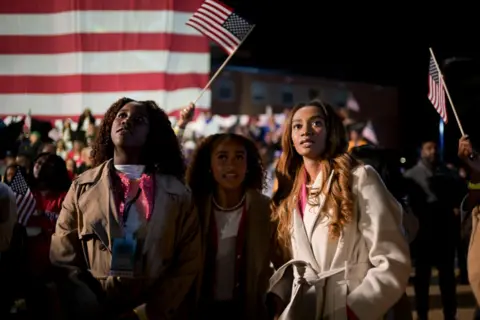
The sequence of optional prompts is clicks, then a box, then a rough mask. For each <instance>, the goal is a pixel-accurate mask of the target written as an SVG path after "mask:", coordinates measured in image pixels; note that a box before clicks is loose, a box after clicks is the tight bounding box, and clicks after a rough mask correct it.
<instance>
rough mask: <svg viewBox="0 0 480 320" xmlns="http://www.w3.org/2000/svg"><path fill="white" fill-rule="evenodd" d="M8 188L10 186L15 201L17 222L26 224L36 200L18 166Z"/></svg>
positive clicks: (33, 209) (33, 210) (34, 207)
mask: <svg viewBox="0 0 480 320" xmlns="http://www.w3.org/2000/svg"><path fill="white" fill-rule="evenodd" d="M10 188H12V191H13V193H14V194H15V198H16V202H17V210H18V222H19V223H20V224H21V225H23V226H26V225H27V223H28V220H29V219H30V217H31V216H32V214H33V213H34V212H35V209H36V206H37V202H36V201H35V197H34V196H33V193H32V192H31V191H30V188H29V187H28V184H27V182H26V181H25V178H24V177H23V175H22V172H21V170H20V168H17V172H16V173H15V176H13V179H12V182H11V184H10Z"/></svg>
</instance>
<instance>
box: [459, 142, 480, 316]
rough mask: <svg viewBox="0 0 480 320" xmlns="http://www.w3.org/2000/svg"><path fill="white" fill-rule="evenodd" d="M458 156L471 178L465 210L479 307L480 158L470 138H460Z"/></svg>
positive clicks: (471, 278) (470, 268) (479, 312)
mask: <svg viewBox="0 0 480 320" xmlns="http://www.w3.org/2000/svg"><path fill="white" fill-rule="evenodd" d="M458 156H459V158H460V159H461V160H462V161H463V162H464V163H465V165H466V166H467V167H468V169H469V176H470V181H469V183H468V194H467V197H466V198H465V200H464V208H463V210H464V211H470V212H471V219H472V221H471V236H470V246H469V249H468V279H469V281H470V286H471V288H472V291H473V294H474V296H475V298H476V301H477V306H478V305H480V237H479V232H480V223H479V221H480V157H479V156H478V154H477V153H476V152H475V151H474V150H473V147H472V143H471V141H470V138H469V137H468V136H464V137H462V138H460V141H459V144H458ZM474 319H480V310H479V309H478V308H477V311H476V314H475V318H474Z"/></svg>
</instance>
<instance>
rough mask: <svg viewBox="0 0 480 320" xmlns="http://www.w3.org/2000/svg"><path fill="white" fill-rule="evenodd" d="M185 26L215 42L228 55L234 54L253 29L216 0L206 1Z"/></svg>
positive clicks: (252, 25)
mask: <svg viewBox="0 0 480 320" xmlns="http://www.w3.org/2000/svg"><path fill="white" fill-rule="evenodd" d="M187 25H189V26H191V27H193V28H195V29H197V30H198V31H199V32H200V33H202V34H204V35H205V36H206V37H207V38H210V39H211V40H212V41H214V42H216V43H217V44H218V45H219V46H220V47H222V49H223V50H225V51H226V52H227V53H228V54H229V55H231V54H233V53H235V51H236V50H237V49H238V47H239V46H240V45H241V44H242V42H243V41H244V40H245V38H246V37H247V36H248V34H249V33H250V32H251V31H252V29H253V28H254V27H255V25H254V24H252V23H250V22H248V21H247V20H246V19H244V18H242V17H241V16H239V15H238V14H236V13H235V12H234V11H233V9H232V8H230V7H229V6H227V5H225V4H224V3H222V2H220V1H216V0H206V1H205V2H204V3H203V4H202V5H201V6H200V8H199V9H198V10H197V11H196V12H195V13H194V14H193V16H192V17H191V18H190V19H189V20H188V22H187Z"/></svg>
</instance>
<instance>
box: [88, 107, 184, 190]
mask: <svg viewBox="0 0 480 320" xmlns="http://www.w3.org/2000/svg"><path fill="white" fill-rule="evenodd" d="M130 102H137V103H140V104H142V105H144V106H145V107H146V109H147V115H148V119H149V124H150V128H149V132H148V136H147V141H146V143H145V146H144V148H143V150H142V157H141V159H142V161H143V162H144V164H145V166H146V167H145V169H146V171H147V172H158V173H162V174H168V175H172V176H174V177H176V178H177V179H179V180H180V181H184V179H185V170H186V168H185V159H184V157H183V153H182V150H181V148H180V144H179V142H178V139H177V136H176V135H175V132H174V131H173V128H172V124H171V123H170V120H169V119H168V115H167V114H166V113H165V111H163V110H162V109H161V108H160V107H159V106H158V105H157V104H156V103H155V101H152V100H146V101H136V100H133V99H130V98H121V99H119V100H118V101H116V102H115V103H114V104H112V106H111V107H110V108H109V109H108V110H107V112H106V113H105V117H104V118H103V121H102V124H101V125H100V128H99V130H98V135H97V137H96V139H95V142H94V143H93V145H92V153H91V157H92V160H93V166H98V165H100V164H102V163H103V162H105V161H107V160H109V159H111V158H113V149H114V146H113V142H112V137H111V131H112V124H113V121H114V119H115V117H116V116H117V113H118V112H119V111H120V109H122V108H123V107H124V106H125V105H126V104H127V103H130Z"/></svg>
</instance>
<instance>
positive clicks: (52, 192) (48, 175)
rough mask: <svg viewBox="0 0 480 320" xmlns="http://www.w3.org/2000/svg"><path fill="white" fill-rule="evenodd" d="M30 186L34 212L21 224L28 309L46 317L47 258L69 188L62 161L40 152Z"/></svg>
mask: <svg viewBox="0 0 480 320" xmlns="http://www.w3.org/2000/svg"><path fill="white" fill-rule="evenodd" d="M33 178H34V180H33V186H32V187H30V188H31V190H32V192H33V195H34V197H35V201H36V208H35V209H36V211H35V212H34V214H33V215H32V216H30V217H29V218H28V220H27V221H24V224H25V225H26V231H27V235H28V238H27V243H26V245H27V266H28V277H29V279H30V288H29V289H28V295H27V299H26V300H27V307H28V310H29V313H30V314H31V315H32V316H33V315H37V314H39V315H46V314H49V311H48V307H49V305H50V304H49V303H48V302H46V301H45V299H46V298H48V294H47V293H46V290H47V289H46V287H45V286H46V284H47V283H48V282H49V281H50V280H49V279H50V278H51V263H50V258H49V252H50V243H51V237H52V234H53V233H54V231H55V223H56V221H57V218H58V215H59V214H60V211H61V208H62V203H63V200H64V199H65V196H66V194H67V191H68V189H69V188H70V183H71V180H70V177H69V176H68V173H67V169H66V166H65V161H64V160H63V159H62V158H61V157H59V156H57V155H55V154H52V153H41V154H40V155H39V156H38V157H37V159H36V160H35V163H34V166H33Z"/></svg>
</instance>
